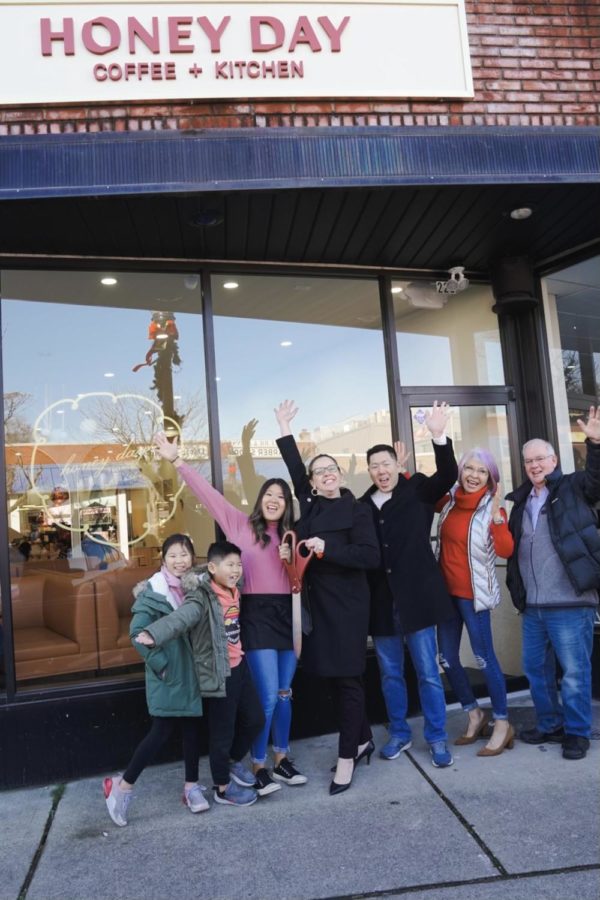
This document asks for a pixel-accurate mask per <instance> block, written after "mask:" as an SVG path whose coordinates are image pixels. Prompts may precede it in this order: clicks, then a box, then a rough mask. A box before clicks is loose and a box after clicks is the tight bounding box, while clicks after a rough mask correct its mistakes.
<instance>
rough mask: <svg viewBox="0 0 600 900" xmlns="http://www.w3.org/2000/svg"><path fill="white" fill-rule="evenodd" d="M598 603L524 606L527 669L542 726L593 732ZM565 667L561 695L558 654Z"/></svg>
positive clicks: (581, 734) (583, 733) (580, 733)
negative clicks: (595, 605)
mask: <svg viewBox="0 0 600 900" xmlns="http://www.w3.org/2000/svg"><path fill="white" fill-rule="evenodd" d="M593 641H594V609H593V608H592V607H587V606H576V607H573V608H572V609H567V608H563V609H551V608H545V609H544V608H534V607H530V606H529V607H526V608H525V612H524V614H523V670H524V672H525V675H526V676H527V678H528V680H529V688H530V690H531V698H532V700H533V703H534V706H535V711H536V714H537V727H538V729H539V730H540V731H554V730H555V729H556V728H560V727H561V726H564V729H565V731H566V733H567V734H574V735H578V736H579V737H586V738H589V737H590V735H591V732H592V662H591V660H592V645H593ZM557 659H558V661H559V663H560V666H561V669H562V671H563V675H562V679H561V683H560V698H561V701H562V704H561V703H560V702H559V699H558V690H557V687H556V660H557Z"/></svg>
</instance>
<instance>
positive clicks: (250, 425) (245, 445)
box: [242, 419, 258, 453]
mask: <svg viewBox="0 0 600 900" xmlns="http://www.w3.org/2000/svg"><path fill="white" fill-rule="evenodd" d="M257 425H258V419H250V421H249V422H246V424H245V425H244V427H243V428H242V453H250V441H251V440H252V438H253V437H254V432H255V431H256V426H257Z"/></svg>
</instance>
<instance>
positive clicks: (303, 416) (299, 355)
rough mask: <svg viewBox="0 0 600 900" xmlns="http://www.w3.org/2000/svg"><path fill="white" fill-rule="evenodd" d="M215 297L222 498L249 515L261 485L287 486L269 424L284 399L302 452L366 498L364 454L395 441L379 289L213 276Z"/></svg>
mask: <svg viewBox="0 0 600 900" xmlns="http://www.w3.org/2000/svg"><path fill="white" fill-rule="evenodd" d="M212 294H213V304H214V313H215V346H216V360H217V379H218V395H219V413H220V426H221V441H222V447H223V467H224V485H225V492H226V494H228V495H229V497H230V499H231V500H232V501H233V502H235V503H239V504H240V505H243V506H246V505H250V506H251V505H252V504H253V502H254V499H255V497H256V493H257V488H258V485H259V483H260V480H261V479H262V478H265V477H267V478H268V477H272V476H283V477H285V476H286V471H285V467H284V466H283V463H282V461H281V459H280V457H279V454H278V451H277V446H276V444H275V438H276V437H278V436H279V431H278V427H277V423H276V421H275V416H274V414H273V408H274V406H276V405H277V404H278V403H279V402H280V401H281V400H283V399H286V398H290V399H294V400H295V401H296V402H297V404H298V406H299V407H300V412H299V414H298V416H297V419H296V420H295V421H294V433H295V436H296V438H297V440H298V441H299V444H300V448H301V451H302V452H303V453H304V454H305V455H306V456H307V457H311V456H313V455H314V454H315V453H317V452H326V453H331V454H332V455H333V456H334V457H335V458H336V459H337V460H338V462H339V463H340V465H341V466H342V468H343V469H344V471H345V473H346V478H347V482H348V486H349V487H350V488H351V490H353V491H354V493H356V494H358V495H359V494H361V493H362V492H364V490H365V489H366V488H367V487H368V486H369V485H370V483H371V482H370V479H369V476H368V474H367V472H366V459H365V451H366V450H367V448H368V447H370V446H371V445H372V444H376V443H380V442H385V443H389V441H390V440H391V428H390V416H389V404H388V393H387V382H386V372H385V359H384V352H383V337H382V331H381V313H380V302H379V292H378V284H377V282H376V281H371V280H364V279H341V278H318V279H317V278H306V277H300V276H291V277H279V276H273V277H269V276H262V275H235V276H233V275H215V276H213V278H212ZM255 423H256V425H255V427H254V424H255ZM244 460H247V461H249V462H250V466H249V467H248V466H244ZM248 469H250V474H249V473H248ZM252 471H254V473H255V475H256V477H255V478H252ZM242 476H244V480H242Z"/></svg>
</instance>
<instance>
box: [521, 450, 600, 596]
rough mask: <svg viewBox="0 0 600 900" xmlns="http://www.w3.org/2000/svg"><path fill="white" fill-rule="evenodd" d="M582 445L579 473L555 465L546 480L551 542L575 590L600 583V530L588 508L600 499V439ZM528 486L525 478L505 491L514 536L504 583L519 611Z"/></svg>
mask: <svg viewBox="0 0 600 900" xmlns="http://www.w3.org/2000/svg"><path fill="white" fill-rule="evenodd" d="M586 445H587V459H586V464H585V469H584V471H583V472H573V473H572V474H570V475H563V473H562V472H561V470H560V469H559V468H558V467H557V468H556V469H555V470H554V471H553V472H552V473H551V474H550V475H548V477H547V479H546V486H547V488H548V491H549V497H548V499H547V500H546V503H545V509H546V511H547V515H548V527H549V529H550V536H551V539H552V544H553V546H554V549H555V550H556V552H557V554H558V556H559V557H560V560H561V562H562V564H563V566H564V568H565V572H566V573H567V575H568V577H569V581H570V582H571V584H572V585H573V588H574V589H575V592H576V593H577V594H581V593H582V592H583V591H587V590H590V589H595V590H598V589H599V588H600V533H599V532H598V519H597V515H596V510H595V509H593V508H592V507H593V505H594V504H595V503H597V502H598V501H600V444H594V443H592V442H591V441H589V440H588V441H586ZM531 488H532V485H531V482H530V481H526V482H525V483H524V484H522V485H521V486H520V487H518V488H517V489H516V490H514V491H512V492H511V493H510V494H507V495H506V499H507V500H512V501H513V503H514V506H513V509H512V512H511V514H510V518H509V521H508V524H509V528H510V530H511V532H512V535H513V537H514V539H515V550H514V553H513V555H512V556H511V558H510V559H509V561H508V567H507V572H506V584H507V587H508V589H509V591H510V595H511V597H512V601H513V603H514V605H515V606H516V607H517V609H518V610H520V611H521V612H522V611H523V610H524V609H525V601H526V594H525V586H524V584H523V579H522V578H521V573H520V571H519V563H518V559H519V543H520V540H521V534H522V523H523V514H524V512H525V505H526V503H527V498H528V497H529V494H530V493H531Z"/></svg>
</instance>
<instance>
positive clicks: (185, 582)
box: [146, 567, 231, 697]
mask: <svg viewBox="0 0 600 900" xmlns="http://www.w3.org/2000/svg"><path fill="white" fill-rule="evenodd" d="M181 585H182V587H183V589H184V591H185V602H184V604H183V606H180V607H179V609H177V610H175V611H174V612H172V613H170V615H168V616H166V617H165V618H163V619H159V620H158V621H156V622H153V623H152V625H149V626H148V627H147V628H146V631H147V632H148V634H150V635H152V637H153V638H154V641H155V643H156V646H157V648H162V647H165V646H167V645H168V642H169V641H172V640H173V639H174V638H179V637H180V636H181V635H183V634H185V633H186V632H188V631H189V633H190V641H191V645H192V652H193V655H194V664H195V666H196V675H197V678H198V683H199V684H200V693H201V694H202V696H203V697H224V696H225V694H226V690H225V680H226V679H227V677H228V676H229V675H230V674H231V667H230V665H229V654H228V652H227V635H226V633H225V618H224V616H223V610H222V608H221V604H220V603H219V598H218V597H217V595H216V594H215V592H214V591H213V590H212V588H211V586H210V575H209V574H208V572H206V571H205V570H204V569H202V568H200V567H195V568H193V569H191V570H190V571H189V572H187V573H186V574H185V575H184V576H183V578H182V579H181Z"/></svg>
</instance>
